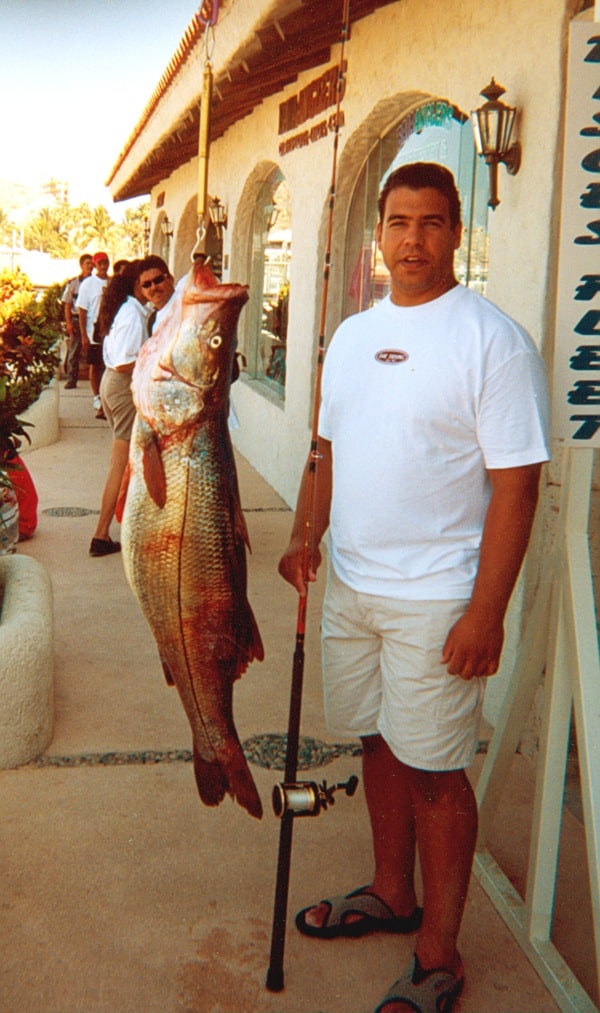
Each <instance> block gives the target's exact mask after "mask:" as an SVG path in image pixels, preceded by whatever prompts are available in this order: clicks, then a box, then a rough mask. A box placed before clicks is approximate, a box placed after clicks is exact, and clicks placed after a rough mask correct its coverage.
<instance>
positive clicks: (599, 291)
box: [553, 21, 600, 447]
mask: <svg viewBox="0 0 600 1013" xmlns="http://www.w3.org/2000/svg"><path fill="white" fill-rule="evenodd" d="M553 429H554V435H555V436H558V437H561V438H562V439H564V440H566V441H567V442H568V443H569V445H570V446H573V447H600V25H599V24H598V23H595V22H593V21H573V22H572V23H571V26H570V38H569V65H568V79H567V110H566V129H565V158H564V175H563V187H562V217H561V235H560V259H559V272H558V301H557V327H556V350H555V359H554V418H553Z"/></svg>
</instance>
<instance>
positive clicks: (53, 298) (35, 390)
mask: <svg viewBox="0 0 600 1013" xmlns="http://www.w3.org/2000/svg"><path fill="white" fill-rule="evenodd" d="M60 295H61V286H60V285H53V286H51V288H49V289H47V290H46V292H44V294H43V295H36V293H35V291H34V289H33V286H32V284H31V282H30V281H29V279H28V278H27V275H24V274H23V272H22V271H8V270H4V271H0V467H2V465H3V463H6V461H7V460H10V458H11V457H12V456H13V455H14V454H15V452H16V451H17V450H18V448H19V447H20V445H21V442H22V440H21V437H23V436H25V438H26V439H28V436H27V433H26V432H25V429H24V428H23V422H22V421H21V420H20V419H19V415H21V414H22V413H23V412H24V411H26V410H27V408H30V407H31V405H32V404H34V402H35V401H37V399H38V397H39V396H40V394H41V393H42V391H43V390H44V388H45V387H47V386H48V384H49V383H50V381H51V380H52V378H53V377H54V375H55V373H56V369H57V366H58V363H59V342H60V339H61V337H62V331H61V304H60Z"/></svg>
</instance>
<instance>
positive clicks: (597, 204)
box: [567, 35, 600, 440]
mask: <svg viewBox="0 0 600 1013" xmlns="http://www.w3.org/2000/svg"><path fill="white" fill-rule="evenodd" d="M587 43H588V45H589V46H590V47H591V48H590V50H589V52H588V53H587V55H586V56H585V58H584V62H586V63H600V35H592V36H591V37H590V38H588V39H587ZM593 98H594V99H600V88H597V89H596V91H595V92H594V94H593ZM592 121H593V125H591V126H586V127H582V129H581V130H580V132H579V134H580V136H581V137H593V138H595V137H600V113H596V114H595V115H594V116H593V117H592ZM596 124H598V125H596ZM580 164H581V168H582V169H583V170H584V171H585V172H591V173H600V148H594V149H593V150H592V151H589V152H588V153H587V154H586V155H585V156H584V157H583V159H582V160H581V163H580ZM579 203H580V206H581V207H582V208H590V209H593V210H598V209H600V183H599V182H593V183H588V185H587V187H586V189H585V191H584V192H583V193H582V194H580V196H579ZM585 227H586V229H587V230H588V233H589V234H587V235H582V236H576V237H574V238H573V243H575V244H577V245H578V246H598V245H600V219H595V220H593V221H590V222H587V223H586V226H585ZM599 294H600V275H598V274H584V275H582V276H581V278H580V279H579V284H578V285H577V286H576V288H575V293H574V299H577V300H582V301H586V302H587V301H591V300H592V299H594V298H595V297H596V296H598V295H599ZM574 332H575V334H584V335H586V336H587V335H593V336H594V337H596V336H600V310H592V309H590V310H588V311H587V313H584V315H583V316H582V317H581V319H580V320H579V322H578V323H577V324H576V326H575V327H574ZM569 365H570V368H571V369H573V370H580V371H592V370H593V371H595V370H600V345H579V346H578V347H577V349H576V354H575V355H572V356H571V358H570V361H569ZM567 401H568V403H569V404H573V405H597V404H600V381H597V380H576V381H575V382H574V384H573V386H572V388H571V390H570V391H569V392H568V394H567ZM569 421H571V422H579V423H581V425H580V426H579V428H578V429H577V430H576V432H575V433H574V434H573V439H575V440H591V439H592V438H593V437H594V436H595V435H596V433H597V432H598V430H599V429H600V415H596V414H593V415H571V416H570V417H569Z"/></svg>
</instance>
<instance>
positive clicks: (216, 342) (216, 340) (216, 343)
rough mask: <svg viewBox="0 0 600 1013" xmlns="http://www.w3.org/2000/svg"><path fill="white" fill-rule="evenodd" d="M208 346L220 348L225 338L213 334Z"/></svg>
mask: <svg viewBox="0 0 600 1013" xmlns="http://www.w3.org/2000/svg"><path fill="white" fill-rule="evenodd" d="M208 344H209V346H210V348H220V347H221V345H222V344H223V338H222V337H221V335H220V334H213V336H212V337H211V339H210V341H209V342H208Z"/></svg>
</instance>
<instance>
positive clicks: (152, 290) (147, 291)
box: [140, 267, 175, 310]
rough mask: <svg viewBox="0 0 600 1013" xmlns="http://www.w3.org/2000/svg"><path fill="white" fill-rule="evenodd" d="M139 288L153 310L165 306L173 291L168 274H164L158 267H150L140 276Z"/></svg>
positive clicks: (173, 287)
mask: <svg viewBox="0 0 600 1013" xmlns="http://www.w3.org/2000/svg"><path fill="white" fill-rule="evenodd" d="M140 287H141V289H142V292H143V293H144V296H145V298H146V299H149V300H150V302H151V303H152V305H153V306H154V309H155V310H161V309H162V308H163V306H166V305H167V303H168V301H169V299H170V298H171V296H172V295H173V292H174V291H175V285H174V284H173V279H172V277H171V275H170V274H165V272H164V271H161V270H160V269H159V268H158V267H151V268H150V269H149V270H148V271H142V273H141V274H140Z"/></svg>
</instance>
